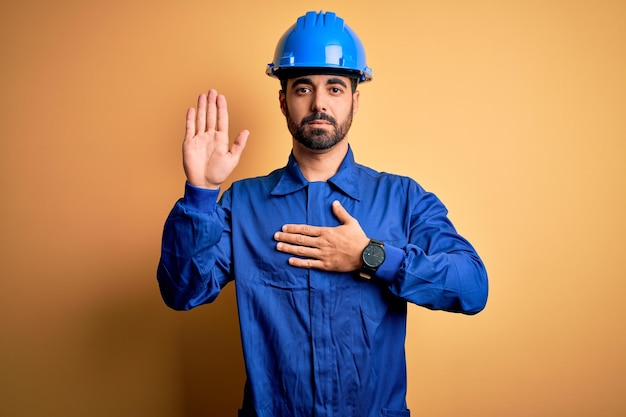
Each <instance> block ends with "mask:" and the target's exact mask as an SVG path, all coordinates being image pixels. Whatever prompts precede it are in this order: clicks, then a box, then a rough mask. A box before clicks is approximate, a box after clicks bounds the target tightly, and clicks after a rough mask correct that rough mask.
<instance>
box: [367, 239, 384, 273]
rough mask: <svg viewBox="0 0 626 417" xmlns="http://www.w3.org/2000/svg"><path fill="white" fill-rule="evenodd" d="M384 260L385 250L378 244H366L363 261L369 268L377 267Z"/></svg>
mask: <svg viewBox="0 0 626 417" xmlns="http://www.w3.org/2000/svg"><path fill="white" fill-rule="evenodd" d="M384 260H385V250H384V249H383V248H382V247H380V245H375V244H374V245H367V247H366V248H365V250H364V251H363V263H365V264H366V265H367V266H369V267H371V268H377V267H379V266H380V265H381V264H382V263H383V261H384Z"/></svg>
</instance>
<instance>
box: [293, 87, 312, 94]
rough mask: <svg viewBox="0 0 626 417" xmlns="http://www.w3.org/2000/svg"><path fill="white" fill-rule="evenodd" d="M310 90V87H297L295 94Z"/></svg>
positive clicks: (306, 92) (305, 92)
mask: <svg viewBox="0 0 626 417" xmlns="http://www.w3.org/2000/svg"><path fill="white" fill-rule="evenodd" d="M310 92H311V88H310V87H298V88H296V94H300V95H303V94H308V93H310Z"/></svg>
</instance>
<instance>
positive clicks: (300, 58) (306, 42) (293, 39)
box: [265, 11, 372, 82]
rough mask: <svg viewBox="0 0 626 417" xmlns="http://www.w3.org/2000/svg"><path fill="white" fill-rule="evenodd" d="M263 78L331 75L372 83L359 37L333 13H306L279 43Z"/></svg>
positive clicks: (370, 72) (370, 70)
mask: <svg viewBox="0 0 626 417" xmlns="http://www.w3.org/2000/svg"><path fill="white" fill-rule="evenodd" d="M265 72H266V74H267V75H269V76H271V77H276V78H279V79H285V78H290V77H292V76H294V74H306V73H333V74H342V75H346V76H350V77H355V78H358V80H359V82H364V81H370V80H371V79H372V69H371V68H370V67H368V66H367V64H366V62H365V48H363V44H362V43H361V40H360V39H359V37H358V36H357V35H356V33H354V31H353V30H352V29H350V28H349V27H348V25H346V24H345V23H344V21H343V19H342V18H340V17H339V16H337V15H336V14H335V13H333V12H326V13H323V12H321V11H320V12H319V13H316V12H307V13H306V14H305V15H304V16H300V17H299V18H298V20H297V21H296V23H295V24H294V25H292V26H291V27H290V28H289V29H287V31H286V32H285V33H284V34H283V36H282V37H281V38H280V40H279V41H278V44H277V45H276V51H275V53H274V60H273V61H272V62H271V63H269V64H267V69H266V70H265Z"/></svg>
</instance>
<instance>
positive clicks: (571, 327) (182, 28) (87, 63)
mask: <svg viewBox="0 0 626 417" xmlns="http://www.w3.org/2000/svg"><path fill="white" fill-rule="evenodd" d="M308 10H316V11H319V10H332V11H335V12H337V13H338V14H339V15H340V16H342V17H344V18H345V19H346V21H347V22H348V24H349V25H350V26H351V27H352V28H353V29H354V30H355V31H356V32H357V33H358V34H359V36H360V37H361V39H362V40H363V42H364V44H365V46H366V49H367V53H368V63H369V66H371V67H372V68H373V70H374V80H373V81H372V82H371V83H368V84H365V85H362V86H361V87H360V90H361V108H360V111H359V113H358V114H357V116H356V118H355V122H354V125H353V130H352V131H351V134H350V142H351V144H352V146H353V149H354V152H355V155H356V158H357V160H358V161H360V162H361V163H364V164H367V165H370V166H372V167H374V168H376V169H378V170H381V171H390V172H394V173H398V174H403V175H408V176H411V177H413V178H415V179H416V180H417V181H418V182H420V183H421V184H422V185H423V186H424V187H425V188H426V189H428V190H430V191H433V192H435V193H436V194H437V195H438V196H439V197H440V198H441V199H442V200H443V201H444V203H445V204H446V205H447V207H448V209H449V211H450V217H451V219H452V220H453V222H454V223H455V225H456V226H457V228H458V229H459V231H460V232H461V233H462V234H463V235H464V236H466V237H467V238H468V239H469V240H470V241H471V242H472V243H473V244H474V246H475V247H476V249H477V250H478V252H479V253H480V255H481V256H482V257H483V259H484V261H485V263H486V266H487V269H488V272H489V276H490V284H491V292H490V299H489V303H488V305H487V308H486V310H485V311H484V312H482V313H481V314H479V315H477V316H473V317H467V316H461V315H453V314H448V313H442V312H433V311H428V310H425V309H422V308H419V307H416V306H411V307H410V310H409V324H408V325H409V329H408V340H407V357H408V363H409V370H408V371H409V394H408V402H409V407H410V408H411V410H412V415H415V416H429V417H453V416H459V415H463V416H466V417H473V416H476V417H478V416H480V417H501V416H507V417H528V416H550V417H555V416H563V417H566V416H567V417H586V416H594V417H597V416H623V415H626V357H625V355H624V352H626V323H625V319H626V312H625V308H624V305H623V303H624V302H623V300H624V294H625V291H626V284H625V283H624V281H625V278H626V267H625V262H624V257H625V256H624V253H625V249H626V247H625V246H626V245H625V244H624V241H625V239H624V234H625V232H626V221H625V219H624V213H626V196H625V194H626V25H625V24H624V21H625V18H626V3H625V2H624V1H620V0H615V1H610V0H593V1H591V0H588V1H581V0H569V1H568V0H563V1H558V0H543V1H532V0H531V1H521V0H518V1H507V0H477V1H474V0H469V1H466V0H456V1H454V0H441V1H425V0H424V1H422V0H416V1H410V2H407V1H405V0H387V1H385V2H381V1H361V2H354V1H351V0H335V1H325V0H323V1H315V2H313V1H287V0H275V1H272V2H269V3H268V2H265V3H263V2H258V1H253V0H231V1H228V2H211V1H206V0H205V1H190V0H182V1H159V0H151V1H146V0H133V1H129V0H107V1H97V0H94V1H77V0H66V1H63V2H61V1H43V0H23V1H19V2H17V1H7V0H2V1H0V52H1V58H0V158H1V166H0V169H1V173H0V174H1V175H0V187H1V188H0V192H1V196H2V204H1V205H0V228H1V229H0V257H1V259H0V265H1V271H2V272H1V273H2V276H1V279H0V313H1V314H0V415H2V416H7V417H9V416H11V417H26V416H48V417H49V416H55V417H56V416H64V417H74V416H76V417H78V416H91V417H98V416H107V417H108V416H116V417H126V416H128V417H131V416H132V417H136V416H151V417H200V416H234V415H236V410H237V408H238V407H239V405H240V403H241V398H242V390H243V382H244V371H243V363H242V355H241V349H240V346H239V328H238V323H237V313H236V307H235V304H234V286H233V285H229V286H228V287H227V288H226V289H225V291H224V293H223V294H222V295H221V296H220V297H219V298H218V300H217V301H216V302H215V303H214V304H213V305H210V306H203V307H201V308H198V309H196V310H194V311H190V312H184V313H182V312H174V311H172V310H169V309H168V308H167V307H165V305H164V304H163V303H162V301H161V299H160V295H159V292H158V287H157V283H156V279H155V271H156V265H157V262H158V257H159V249H160V239H161V231H162V227H163V222H164V221H165V218H166V216H167V214H168V212H169V210H170V209H171V207H172V206H173V204H174V202H175V201H176V199H178V198H179V197H181V196H182V193H183V186H184V175H183V171H182V164H181V151H180V146H181V141H182V137H183V132H184V119H185V112H186V109H187V108H188V107H190V106H193V105H194V104H195V101H196V97H197V95H198V94H200V93H201V92H204V91H207V90H208V89H209V88H216V89H218V90H219V91H220V92H221V93H224V94H225V95H226V96H227V98H228V100H229V109H230V117H231V134H234V133H236V132H237V131H239V130H242V129H249V130H250V131H251V136H250V139H249V146H248V148H247V149H246V152H245V154H244V156H243V159H242V161H241V165H240V166H239V167H238V169H237V171H236V172H235V174H234V176H233V177H232V178H231V180H234V179H236V178H242V177H248V176H253V175H254V176H256V175H263V174H266V173H268V172H269V171H271V170H273V169H274V168H277V167H280V166H282V165H283V164H285V163H286V161H287V157H288V154H289V150H290V144H291V139H290V137H289V135H288V133H287V129H286V126H285V122H284V120H283V117H282V115H281V113H280V110H279V107H278V89H279V86H278V82H277V81H276V80H274V79H271V78H269V77H267V76H266V75H265V74H264V71H265V66H266V64H267V63H268V62H270V60H271V59H272V56H273V53H274V47H275V45H276V42H277V40H278V38H279V37H280V36H281V35H282V33H283V32H284V31H285V30H286V29H287V27H289V26H290V25H291V24H293V23H294V22H295V20H296V18H297V17H298V16H300V15H302V14H304V13H305V12H306V11H308Z"/></svg>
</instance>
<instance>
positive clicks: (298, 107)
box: [279, 75, 359, 150]
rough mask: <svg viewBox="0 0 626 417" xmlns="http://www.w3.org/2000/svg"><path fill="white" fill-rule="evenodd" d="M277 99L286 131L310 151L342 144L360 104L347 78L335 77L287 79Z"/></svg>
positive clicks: (311, 76)
mask: <svg viewBox="0 0 626 417" xmlns="http://www.w3.org/2000/svg"><path fill="white" fill-rule="evenodd" d="M279 98H280V107H281V110H282V112H283V114H284V115H285V118H286V119H287V127H288V128H289V132H290V133H291V135H292V136H293V138H294V139H295V140H297V141H298V142H299V143H301V144H302V145H303V146H305V147H306V148H308V149H311V150H325V149H330V148H332V147H333V146H334V145H336V144H337V143H339V142H340V141H342V140H343V139H344V137H345V136H346V134H347V133H348V131H349V130H350V126H351V125H352V116H353V115H354V113H355V112H356V110H357V109H358V104H359V100H358V98H359V93H358V91H357V92H355V93H352V87H351V83H350V78H348V77H343V76H338V75H306V76H301V77H296V78H293V79H289V80H288V81H287V87H286V89H285V91H281V92H280V97H279Z"/></svg>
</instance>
